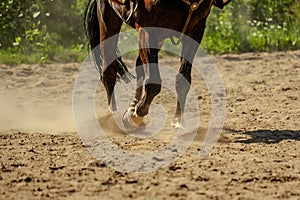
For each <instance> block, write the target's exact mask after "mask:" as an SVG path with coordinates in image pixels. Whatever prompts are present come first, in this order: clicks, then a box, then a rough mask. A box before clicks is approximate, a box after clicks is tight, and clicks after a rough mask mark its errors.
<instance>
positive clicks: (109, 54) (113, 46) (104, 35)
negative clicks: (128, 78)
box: [97, 1, 122, 111]
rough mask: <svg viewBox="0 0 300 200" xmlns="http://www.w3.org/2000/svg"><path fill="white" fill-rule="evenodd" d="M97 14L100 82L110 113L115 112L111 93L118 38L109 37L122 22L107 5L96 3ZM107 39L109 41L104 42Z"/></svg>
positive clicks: (113, 98)
mask: <svg viewBox="0 0 300 200" xmlns="http://www.w3.org/2000/svg"><path fill="white" fill-rule="evenodd" d="M97 12H98V21H99V25H100V51H101V54H102V56H103V60H102V76H101V77H102V79H101V81H102V83H103V85H104V87H105V89H106V93H107V100H108V106H111V111H116V102H115V96H114V92H113V91H114V87H115V84H116V78H117V61H116V59H117V56H116V51H117V44H118V37H113V38H110V37H112V36H114V35H115V34H117V33H119V32H120V29H121V25H122V20H121V19H120V18H119V17H118V16H117V15H116V14H115V12H114V11H113V9H112V8H111V7H110V5H109V4H108V3H103V2H101V3H100V2H99V1H98V10H97ZM109 38H110V39H109ZM107 39H109V40H108V41H106V40H107Z"/></svg>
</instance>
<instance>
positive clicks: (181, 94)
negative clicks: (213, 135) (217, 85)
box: [172, 19, 206, 128]
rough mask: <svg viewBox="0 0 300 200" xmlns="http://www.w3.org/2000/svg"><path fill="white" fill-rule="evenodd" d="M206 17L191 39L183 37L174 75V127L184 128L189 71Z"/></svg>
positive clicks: (189, 79) (201, 36)
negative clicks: (175, 100) (175, 97)
mask: <svg viewBox="0 0 300 200" xmlns="http://www.w3.org/2000/svg"><path fill="white" fill-rule="evenodd" d="M205 23H206V19H204V20H203V21H201V22H200V23H199V25H198V26H197V27H196V29H195V30H194V31H193V33H192V34H191V35H193V37H192V38H193V39H194V40H195V41H196V42H195V41H193V40H191V39H188V38H183V41H182V52H181V65H180V68H179V71H178V74H177V75H176V83H175V84H176V85H175V87H176V93H177V107H176V112H175V116H174V119H173V122H172V125H173V126H174V127H175V128H184V126H185V124H184V117H183V116H184V111H185V103H186V97H187V94H188V92H189V90H190V88H191V82H192V78H191V72H192V63H191V62H193V60H194V57H195V55H196V53H197V50H198V48H199V45H200V43H201V40H202V38H203V34H204V30H205Z"/></svg>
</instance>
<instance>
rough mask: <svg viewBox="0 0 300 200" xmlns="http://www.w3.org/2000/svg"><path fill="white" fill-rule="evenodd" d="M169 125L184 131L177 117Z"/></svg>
mask: <svg viewBox="0 0 300 200" xmlns="http://www.w3.org/2000/svg"><path fill="white" fill-rule="evenodd" d="M171 125H172V126H174V128H176V129H182V130H184V129H185V127H184V125H183V123H182V122H180V120H179V119H178V118H177V117H176V118H175V119H174V120H173V121H172V123H171Z"/></svg>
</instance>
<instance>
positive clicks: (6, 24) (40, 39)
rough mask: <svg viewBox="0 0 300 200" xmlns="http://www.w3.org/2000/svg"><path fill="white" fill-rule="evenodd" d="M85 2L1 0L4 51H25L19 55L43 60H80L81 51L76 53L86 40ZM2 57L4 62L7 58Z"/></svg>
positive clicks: (0, 15)
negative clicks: (83, 26)
mask: <svg viewBox="0 0 300 200" xmlns="http://www.w3.org/2000/svg"><path fill="white" fill-rule="evenodd" d="M83 2H84V1H82V0H78V1H77V2H76V1H75V2H74V1H61V0H36V1H29V0H22V1H21V0H3V1H2V2H1V3H0V13H1V14H0V26H1V29H2V31H1V38H0V48H1V54H8V53H9V54H13V55H17V54H22V55H24V56H17V58H21V57H28V56H32V55H34V57H36V55H39V56H40V58H39V60H40V62H52V61H62V62H64V61H66V60H71V58H75V60H74V61H76V60H77V57H78V56H79V57H80V55H78V56H74V54H78V48H80V49H82V48H83V46H84V45H83V44H84V43H85V39H84V34H83V30H82V20H81V19H82V15H83V10H84V3H83ZM79 5H80V6H79ZM4 50H5V51H4ZM68 52H69V53H68ZM62 55H64V56H66V58H63V57H62ZM10 57H11V56H6V58H10ZM1 58H2V59H3V58H4V56H1ZM2 59H1V60H0V62H5V60H2ZM6 60H7V59H6ZM21 60H23V59H21ZM28 60H30V59H28ZM12 62H15V61H12ZM16 62H17V61H16ZM28 62H30V61H28Z"/></svg>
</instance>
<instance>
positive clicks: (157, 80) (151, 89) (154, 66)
mask: <svg viewBox="0 0 300 200" xmlns="http://www.w3.org/2000/svg"><path fill="white" fill-rule="evenodd" d="M138 37H139V49H140V50H139V58H138V59H137V63H136V64H137V69H136V70H137V77H138V82H137V91H136V99H137V101H138V103H136V105H135V107H134V108H133V107H131V108H130V109H129V111H130V112H127V113H125V115H124V118H123V122H124V125H125V127H126V128H132V129H134V128H136V127H138V126H139V125H141V124H142V123H143V117H144V116H145V115H147V114H148V112H149V108H150V105H151V102H152V101H153V99H154V97H155V96H156V95H157V94H158V93H159V92H160V90H161V77H160V73H159V69H158V51H159V50H158V47H157V46H158V43H157V37H155V33H149V32H148V31H147V30H146V29H144V28H139V29H138ZM150 42H151V43H150ZM150 47H151V48H150ZM141 65H142V66H143V68H141V67H140V66H141ZM144 80H145V81H144ZM144 82H145V83H144ZM142 83H144V85H142ZM142 86H143V87H142ZM143 90H144V93H143ZM132 122H133V123H134V124H132Z"/></svg>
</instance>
